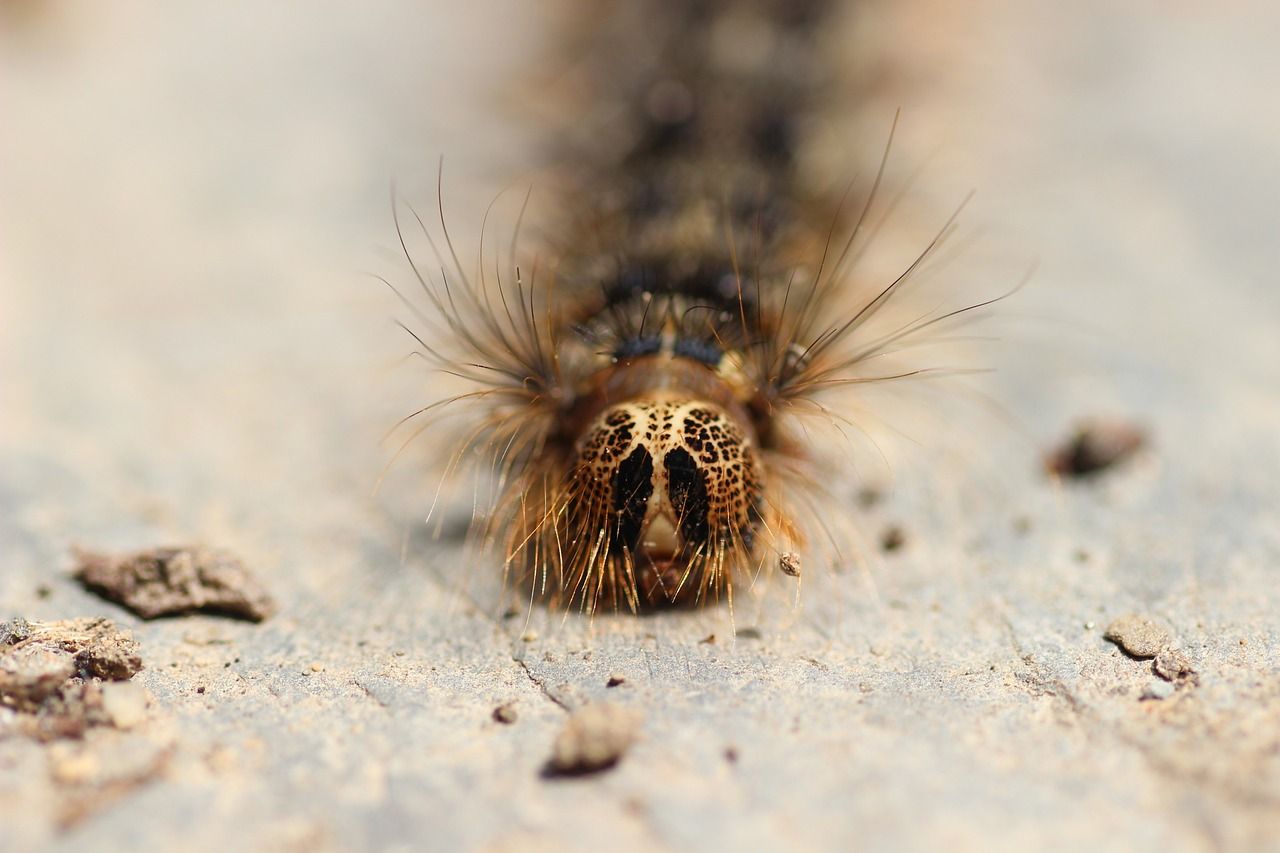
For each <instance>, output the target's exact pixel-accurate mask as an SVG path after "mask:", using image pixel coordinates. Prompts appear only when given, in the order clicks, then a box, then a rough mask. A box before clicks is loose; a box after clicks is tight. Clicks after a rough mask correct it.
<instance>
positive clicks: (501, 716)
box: [493, 702, 519, 726]
mask: <svg viewBox="0 0 1280 853" xmlns="http://www.w3.org/2000/svg"><path fill="white" fill-rule="evenodd" d="M493 719H494V720H495V721H497V722H499V723H502V724H503V725H504V726H509V725H511V724H512V723H514V722H515V721H516V720H518V719H519V714H517V713H516V706H515V704H514V703H511V702H508V703H506V704H505V705H499V706H498V707H496V708H494V709H493Z"/></svg>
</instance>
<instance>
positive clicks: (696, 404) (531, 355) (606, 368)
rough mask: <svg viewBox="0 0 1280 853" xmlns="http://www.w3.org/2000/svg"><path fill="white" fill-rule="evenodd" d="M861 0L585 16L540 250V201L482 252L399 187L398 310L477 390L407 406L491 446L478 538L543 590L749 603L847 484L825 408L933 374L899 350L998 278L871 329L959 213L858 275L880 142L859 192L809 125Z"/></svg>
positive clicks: (459, 453)
mask: <svg viewBox="0 0 1280 853" xmlns="http://www.w3.org/2000/svg"><path fill="white" fill-rule="evenodd" d="M838 6H839V4H836V3H834V2H832V0H675V2H671V1H670V0H664V1H663V2H659V0H629V2H626V3H619V4H602V5H601V6H600V7H599V8H598V9H595V10H593V11H589V12H586V11H584V12H582V14H581V15H580V19H579V22H578V25H577V27H576V28H571V31H570V32H568V34H567V35H566V38H565V43H564V45H563V51H564V52H565V54H566V55H570V56H573V57H576V59H575V62H574V66H573V74H572V75H571V76H572V78H573V81H574V86H573V87H572V88H574V91H575V95H574V98H575V100H574V101H573V104H572V106H571V108H570V113H571V116H570V119H569V121H567V122H564V123H563V125H564V126H563V127H562V128H561V131H560V132H559V133H558V134H557V135H555V137H554V138H553V140H552V143H551V146H550V148H551V156H550V159H551V160H552V161H553V163H554V165H555V166H556V167H557V168H556V169H555V173H556V174H557V175H558V176H559V177H558V179H559V182H560V185H559V191H558V192H557V194H556V199H557V201H556V202H555V203H554V204H552V209H553V214H552V215H551V216H549V217H548V218H547V219H548V222H549V224H548V225H546V226H544V227H542V228H540V231H539V234H538V236H537V238H536V243H537V247H536V248H537V260H536V261H535V262H529V263H526V264H523V265H522V264H521V262H520V260H519V257H518V256H519V255H520V250H519V249H518V248H517V247H518V246H520V245H522V244H521V243H520V240H521V239H522V238H521V237H520V236H519V235H520V231H521V224H520V222H519V221H518V222H517V224H516V225H515V227H514V228H513V232H514V235H513V237H512V239H511V241H510V248H509V250H508V253H507V257H506V258H505V259H501V258H499V257H495V258H493V259H492V260H490V259H489V258H488V256H487V255H486V251H485V249H484V248H483V240H484V231H485V228H484V226H482V227H481V243H482V247H481V249H480V252H479V257H480V261H479V263H477V264H476V266H475V267H473V268H471V269H467V267H466V265H465V264H464V263H463V262H462V261H461V259H460V257H459V255H458V252H457V251H456V249H455V245H454V241H453V239H452V236H451V234H450V232H449V228H448V225H447V222H446V218H445V216H444V207H443V202H442V201H441V202H440V203H439V205H438V209H437V217H436V219H437V221H435V222H434V223H432V226H430V227H429V226H428V225H427V223H426V221H425V220H424V218H423V217H422V216H421V215H420V214H418V213H417V212H416V211H414V212H412V215H411V217H410V216H408V215H402V211H401V209H400V206H399V205H398V204H397V203H396V202H394V201H393V208H395V209H396V226H397V231H398V232H399V233H400V234H401V240H400V244H401V247H402V249H403V251H404V255H405V257H406V258H407V260H408V263H409V265H410V266H411V267H412V270H413V272H414V274H415V277H416V279H417V282H418V284H419V285H420V288H421V291H422V294H423V298H424V299H425V302H426V306H425V307H415V313H416V317H417V325H416V326H414V327H410V326H409V325H407V324H402V325H403V327H404V328H405V330H406V331H408V332H409V334H411V335H412V336H413V339H414V341H415V343H416V345H417V347H418V354H419V355H420V356H421V357H422V358H423V359H424V360H425V361H427V362H429V363H430V365H431V367H432V369H433V370H435V371H438V372H440V373H443V374H447V375H448V376H450V377H452V378H453V379H454V380H455V381H457V382H460V383H462V384H463V386H464V387H463V388H461V389H460V390H459V391H458V393H455V394H450V395H446V396H444V397H442V398H440V399H436V400H432V401H431V402H429V403H428V404H427V405H425V406H423V407H422V408H420V409H418V410H417V411H415V412H414V413H412V414H411V415H409V416H408V417H407V418H405V420H404V421H402V423H410V422H417V423H418V424H419V426H418V427H417V432H415V435H417V434H420V433H421V432H422V431H423V430H426V429H433V430H435V429H440V427H439V426H438V424H439V423H440V422H441V421H442V420H443V419H444V418H445V417H455V418H456V419H457V422H458V423H460V424H461V426H460V428H459V430H460V431H459V433H458V436H457V438H456V440H455V442H454V449H453V451H452V452H451V453H450V454H448V456H447V461H446V463H445V465H444V468H445V476H446V477H450V476H454V475H456V473H457V472H458V471H459V470H460V469H462V468H463V467H465V466H467V465H472V466H475V467H476V468H477V469H479V470H480V471H481V472H482V475H483V476H486V477H488V478H489V479H490V480H491V481H492V483H493V498H492V499H491V500H490V501H487V502H482V503H483V506H482V507H481V508H480V509H478V510H477V512H476V517H475V525H476V532H477V536H478V538H479V540H480V541H481V542H482V543H485V544H486V545H488V546H490V547H489V548H488V549H487V550H486V553H493V554H495V556H496V558H497V561H498V562H500V563H501V564H502V566H503V571H504V574H505V575H506V577H507V580H508V584H509V585H510V586H512V587H514V588H517V589H520V590H523V591H524V592H525V593H527V595H528V598H529V599H530V600H531V601H541V602H543V603H545V604H546V605H547V606H549V607H552V608H564V609H577V610H581V611H584V612H587V613H595V612H597V611H598V610H601V609H611V610H623V611H628V612H633V613H638V612H642V611H646V610H651V609H654V608H661V607H668V606H696V605H703V604H715V603H720V602H726V603H728V605H729V606H730V607H732V603H733V596H734V590H735V587H740V586H741V585H742V584H744V583H749V582H751V581H753V580H754V579H755V578H757V577H759V576H760V575H762V574H764V573H770V572H774V571H781V572H782V573H784V574H787V575H793V576H794V575H799V574H800V571H801V566H802V565H803V564H804V563H803V556H802V555H804V554H805V553H806V551H809V550H812V549H813V548H814V547H815V541H816V540H818V539H819V538H821V537H822V535H823V534H822V531H821V528H822V527H823V525H824V519H823V508H822V507H820V506H818V504H819V503H820V501H819V500H816V499H815V498H814V494H815V489H820V488H821V484H823V483H827V482H830V481H831V480H832V479H833V477H832V473H831V469H830V468H829V467H827V466H828V465H829V460H827V459H825V458H824V457H823V455H822V454H820V453H817V452H815V451H814V448H813V447H812V442H811V441H810V440H809V439H808V431H807V429H806V427H805V421H806V419H807V418H812V417H814V416H817V417H820V418H825V419H827V420H828V421H829V422H833V423H836V424H841V423H851V421H850V419H849V417H848V415H847V414H845V413H844V412H843V411H842V409H841V404H840V398H841V397H842V395H845V394H847V393H849V392H850V391H854V390H856V389H858V388H859V387H862V386H866V385H868V384H872V383H883V382H890V381H896V380H900V379H904V378H907V377H912V376H920V375H924V374H927V373H930V372H931V371H932V370H935V369H936V368H934V367H930V366H928V365H924V366H914V367H909V368H906V369H898V370H889V371H877V369H876V368H877V367H878V366H879V364H880V362H881V357H882V356H884V355H885V354H887V353H888V352H890V351H891V350H893V349H896V348H900V347H904V346H907V345H909V344H910V343H911V342H912V341H914V340H916V339H918V338H919V337H921V336H923V335H925V334H926V333H928V332H930V331H931V330H933V329H935V328H937V327H939V326H940V324H943V323H946V322H948V321H951V320H954V319H957V318H961V317H962V315H966V314H968V313H970V312H973V311H975V310H977V309H979V308H982V307H985V306H986V305H988V304H990V302H991V301H994V300H988V301H983V302H976V303H971V304H962V305H961V306H959V307H956V308H953V309H949V310H942V311H940V312H933V313H929V314H925V315H921V316H918V317H915V318H913V319H911V320H909V321H908V322H906V323H903V324H898V325H895V326H893V327H891V328H889V329H887V330H880V331H876V332H875V333H872V332H870V331H869V329H870V326H871V321H872V319H873V318H875V317H877V315H879V314H880V313H881V311H882V309H884V307H885V306H886V305H887V304H888V303H889V302H890V301H891V300H892V299H893V298H894V296H895V294H897V293H898V292H899V291H900V290H901V289H902V287H903V286H904V284H905V283H906V282H908V281H909V280H910V279H911V278H912V276H913V275H915V274H916V273H917V272H918V271H919V269H920V267H921V265H922V264H923V263H924V262H925V261H926V260H927V259H928V258H930V257H931V256H932V254H933V252H934V251H935V250H936V248H937V246H938V245H939V244H940V243H941V241H942V239H943V237H944V236H945V234H946V233H947V232H948V229H949V227H950V224H951V223H950V221H949V220H948V221H947V222H946V223H945V224H944V225H943V226H942V229H941V230H940V231H939V232H938V234H937V236H936V237H935V238H934V239H933V240H932V241H931V242H930V243H929V244H928V245H927V246H926V247H925V248H924V250H923V251H922V252H920V253H919V255H918V256H917V257H916V258H915V260H914V261H913V262H912V263H910V264H909V265H908V266H907V267H906V268H905V269H903V270H901V271H900V273H899V274H897V275H896V276H893V277H892V278H890V279H889V280H887V281H884V282H881V283H880V284H878V285H875V286H872V287H870V288H869V289H866V290H865V292H866V295H865V297H863V298H858V297H857V295H856V294H857V293H858V292H861V291H860V288H861V286H862V285H861V284H860V283H858V282H856V281H855V279H856V276H854V274H853V267H854V265H855V263H856V261H857V260H858V258H859V256H860V254H861V251H862V247H863V246H864V245H865V241H866V232H867V230H868V224H869V221H870V220H869V211H870V210H871V208H872V205H873V202H874V201H875V199H876V196H877V191H878V188H879V186H880V183H881V178H882V176H883V174H884V166H885V163H884V160H883V159H882V160H881V162H880V166H879V171H878V172H877V173H876V176H875V178H874V180H873V181H872V182H871V185H870V187H869V189H867V190H866V191H865V192H864V193H862V194H861V196H859V197H858V198H857V199H853V200H851V195H852V193H851V192H850V191H849V188H847V187H836V188H834V189H833V188H830V187H820V188H818V189H817V190H816V191H815V190H814V189H812V188H811V187H810V185H809V183H808V182H806V181H805V180H804V179H802V176H801V165H802V158H803V155H804V150H805V146H806V144H807V140H806V127H807V126H808V125H809V123H810V120H811V119H812V117H813V116H814V115H815V114H817V113H818V112H819V111H820V110H822V109H824V108H829V107H830V103H829V102H830V100H832V99H831V97H830V84H829V80H828V77H829V69H828V68H827V67H826V65H824V61H823V54H822V52H821V51H819V50H817V49H816V45H818V44H819V43H820V41H821V40H820V35H821V33H822V31H823V29H824V27H826V26H828V25H829V23H830V20H831V18H832V16H833V15H834V14H835V13H836V11H838ZM895 121H896V119H895ZM890 138H891V133H890ZM888 151H889V146H888V145H886V146H885V157H886V158H887V156H888ZM525 204H526V205H527V204H528V197H527V196H526V198H525ZM524 212H525V208H524V207H522V208H521V214H520V217H519V219H520V220H521V221H522V220H523V216H524ZM413 220H416V224H417V225H418V226H420V228H421V230H422V231H423V232H424V233H428V235H430V233H431V232H432V231H433V230H434V231H435V232H437V236H436V237H434V238H432V237H430V236H428V239H429V240H430V241H431V247H432V252H433V254H434V256H435V260H436V261H437V263H436V264H434V265H432V267H431V268H427V267H426V265H425V264H424V263H422V262H420V261H419V260H418V259H417V258H416V257H415V253H414V252H411V251H410V250H409V248H408V246H407V244H406V242H405V238H404V231H405V228H406V227H407V226H408V224H409V221H413ZM495 254H496V255H500V253H495ZM855 285H858V286H857V287H855ZM401 298H402V299H404V301H405V303H406V304H409V305H411V307H412V306H413V301H412V300H409V299H408V298H406V297H404V296H402V297H401ZM411 438H412V436H411ZM433 444H435V446H439V445H438V444H436V443H434V442H433ZM482 550H485V549H482Z"/></svg>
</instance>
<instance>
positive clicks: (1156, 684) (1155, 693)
mask: <svg viewBox="0 0 1280 853" xmlns="http://www.w3.org/2000/svg"><path fill="white" fill-rule="evenodd" d="M1173 691H1174V686H1173V685H1172V684H1170V683H1169V682H1167V681H1152V682H1151V683H1150V684H1148V685H1147V686H1146V689H1145V690H1143V691H1142V696H1141V699H1142V700H1143V701H1150V700H1155V701H1159V700H1161V699H1168V698H1169V697H1170V696H1172V695H1173Z"/></svg>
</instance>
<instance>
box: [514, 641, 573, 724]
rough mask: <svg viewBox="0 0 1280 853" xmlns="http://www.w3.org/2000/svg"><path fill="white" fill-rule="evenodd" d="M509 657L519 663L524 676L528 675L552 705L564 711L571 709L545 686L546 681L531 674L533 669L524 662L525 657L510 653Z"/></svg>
mask: <svg viewBox="0 0 1280 853" xmlns="http://www.w3.org/2000/svg"><path fill="white" fill-rule="evenodd" d="M511 659H512V660H513V661H515V662H516V663H518V664H519V665H520V668H521V669H523V670H524V674H525V676H527V677H528V679H529V681H530V682H531V683H532V684H533V685H534V686H535V687H537V688H538V691H539V692H541V693H542V695H543V696H546V697H547V699H549V700H550V701H551V703H552V704H553V705H555V706H557V707H558V708H560V709H561V710H562V711H565V712H566V713H567V712H570V711H572V710H573V709H572V708H570V707H569V705H568V703H566V702H565V701H564V700H563V699H561V698H560V697H559V696H557V695H555V694H554V693H552V692H551V690H550V688H548V687H547V683H546V682H545V681H544V680H542V679H541V678H538V676H536V675H534V674H533V670H532V669H530V668H529V664H528V663H526V662H525V659H524V658H523V657H520V656H519V655H512V656H511Z"/></svg>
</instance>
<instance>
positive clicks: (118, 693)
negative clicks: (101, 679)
mask: <svg viewBox="0 0 1280 853" xmlns="http://www.w3.org/2000/svg"><path fill="white" fill-rule="evenodd" d="M102 710H103V711H105V712H106V714H107V717H108V718H110V720H111V724H112V725H114V726H115V727H116V728H118V729H132V728H135V727H136V726H138V725H139V724H141V723H142V722H143V721H145V720H146V718H147V691H146V689H144V688H143V686H142V685H141V684H138V683H136V682H133V681H108V682H106V683H104V684H103V685H102Z"/></svg>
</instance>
